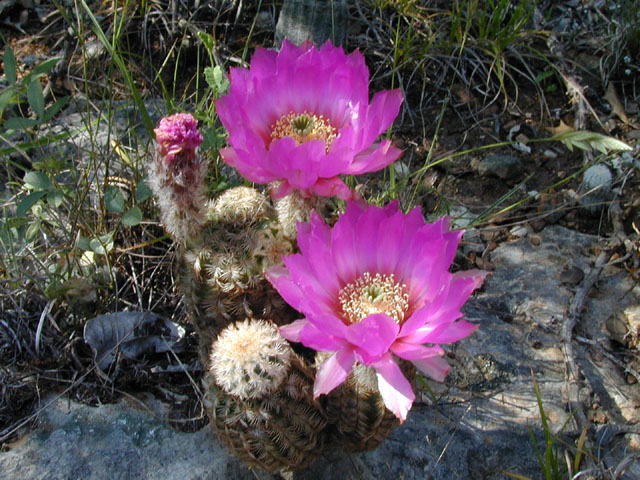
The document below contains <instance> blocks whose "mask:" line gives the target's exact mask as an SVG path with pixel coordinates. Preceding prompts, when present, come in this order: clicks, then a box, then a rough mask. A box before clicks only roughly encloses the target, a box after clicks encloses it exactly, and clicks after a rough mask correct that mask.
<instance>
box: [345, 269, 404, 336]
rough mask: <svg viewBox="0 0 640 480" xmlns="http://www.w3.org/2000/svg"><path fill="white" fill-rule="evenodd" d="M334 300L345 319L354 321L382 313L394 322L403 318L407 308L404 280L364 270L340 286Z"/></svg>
mask: <svg viewBox="0 0 640 480" xmlns="http://www.w3.org/2000/svg"><path fill="white" fill-rule="evenodd" d="M338 300H339V301H340V305H341V307H342V314H343V317H344V319H345V320H346V321H348V322H349V323H351V324H353V323H358V322H360V321H362V320H363V319H365V318H366V317H368V316H369V315H372V314H374V313H386V314H387V315H389V316H390V317H391V318H393V319H394V320H395V322H396V323H397V324H401V323H402V322H403V321H404V317H405V314H406V313H407V310H408V309H409V294H408V293H407V286H406V285H405V284H404V283H397V282H396V281H395V279H394V278H393V274H391V275H381V274H380V273H376V275H375V277H372V276H371V274H370V273H369V272H366V273H364V274H363V275H362V276H360V277H358V278H357V279H356V280H355V281H353V282H352V283H348V284H347V285H345V286H344V288H342V290H340V292H339V293H338Z"/></svg>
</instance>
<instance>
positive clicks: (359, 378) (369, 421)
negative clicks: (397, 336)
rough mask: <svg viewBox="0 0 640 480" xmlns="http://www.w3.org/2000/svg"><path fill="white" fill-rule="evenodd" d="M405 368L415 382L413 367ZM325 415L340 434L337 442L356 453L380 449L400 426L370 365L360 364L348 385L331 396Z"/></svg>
mask: <svg viewBox="0 0 640 480" xmlns="http://www.w3.org/2000/svg"><path fill="white" fill-rule="evenodd" d="M402 368H403V372H404V373H405V375H406V374H407V373H410V374H411V377H409V378H413V376H414V375H415V371H412V367H410V366H408V365H403V366H402ZM325 411H326V415H327V418H328V421H329V423H331V424H333V425H334V427H335V430H336V434H335V436H334V442H335V443H336V444H338V445H340V446H341V447H343V448H344V449H345V450H346V451H348V452H352V453H356V452H363V451H368V450H374V449H375V448H377V447H379V446H380V445H381V444H382V442H383V441H384V440H385V439H386V438H387V437H388V436H389V434H391V432H392V431H393V429H394V428H395V427H397V426H398V425H399V424H400V421H399V420H398V418H397V417H396V416H395V415H394V414H393V413H392V412H391V411H390V410H389V409H388V408H386V407H385V405H384V401H383V400H382V396H381V395H380V392H379V391H378V381H377V379H376V373H375V370H374V369H373V368H371V367H367V366H366V365H360V364H357V365H356V366H355V367H354V368H353V370H352V371H351V373H350V374H349V376H348V377H347V379H346V380H345V382H344V383H342V384H341V385H340V386H339V387H338V388H336V389H335V390H333V391H332V392H331V393H330V394H329V395H328V396H327V398H326V400H325Z"/></svg>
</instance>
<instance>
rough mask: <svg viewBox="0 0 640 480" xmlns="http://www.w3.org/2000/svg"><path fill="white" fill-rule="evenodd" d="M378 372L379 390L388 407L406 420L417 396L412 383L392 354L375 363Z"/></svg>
mask: <svg viewBox="0 0 640 480" xmlns="http://www.w3.org/2000/svg"><path fill="white" fill-rule="evenodd" d="M373 368H375V370H376V372H377V378H378V390H379V391H380V395H381V396H382V400H383V401H384V404H385V405H386V407H387V408H388V409H389V410H391V411H392V412H393V414H394V415H395V416H396V417H398V418H399V419H400V422H404V421H405V420H406V419H407V413H408V412H409V410H410V409H411V405H413V401H414V400H415V398H416V396H415V394H414V393H413V389H412V388H411V384H410V383H409V381H408V380H407V379H406V378H405V376H404V375H403V374H402V370H400V367H399V366H398V364H397V363H396V362H395V361H394V360H393V357H392V356H391V354H387V355H386V356H385V358H384V359H382V360H381V361H379V362H378V363H376V364H375V365H373Z"/></svg>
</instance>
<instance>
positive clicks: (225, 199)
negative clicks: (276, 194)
mask: <svg viewBox="0 0 640 480" xmlns="http://www.w3.org/2000/svg"><path fill="white" fill-rule="evenodd" d="M270 211H271V205H270V204H269V202H268V200H267V198H266V197H265V196H264V195H263V194H262V193H260V192H259V191H258V190H256V189H255V188H250V187H234V188H230V189H228V190H225V192H224V193H222V194H221V195H220V196H219V197H218V198H217V199H216V201H215V202H214V204H213V206H212V208H211V209H210V211H209V215H210V216H213V217H214V219H215V220H217V221H218V222H220V223H231V224H244V223H254V222H256V221H258V220H263V219H265V218H267V216H268V215H269V214H270Z"/></svg>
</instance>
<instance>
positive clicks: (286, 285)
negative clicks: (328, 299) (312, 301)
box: [264, 266, 305, 311]
mask: <svg viewBox="0 0 640 480" xmlns="http://www.w3.org/2000/svg"><path fill="white" fill-rule="evenodd" d="M264 276H265V278H266V279H267V280H268V281H269V283H271V285H273V288H275V289H276V290H277V291H278V293H279V294H280V296H281V297H282V298H283V299H284V301H285V302H287V303H288V304H289V305H291V306H292V307H293V308H295V309H296V310H298V311H300V310H301V309H302V307H303V305H304V300H305V297H304V294H303V293H302V291H301V290H300V287H298V285H296V283H295V282H294V281H293V280H292V279H291V275H290V274H289V270H287V269H286V268H285V267H283V266H276V267H273V268H271V269H269V270H268V271H267V272H265V274H264Z"/></svg>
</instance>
